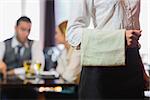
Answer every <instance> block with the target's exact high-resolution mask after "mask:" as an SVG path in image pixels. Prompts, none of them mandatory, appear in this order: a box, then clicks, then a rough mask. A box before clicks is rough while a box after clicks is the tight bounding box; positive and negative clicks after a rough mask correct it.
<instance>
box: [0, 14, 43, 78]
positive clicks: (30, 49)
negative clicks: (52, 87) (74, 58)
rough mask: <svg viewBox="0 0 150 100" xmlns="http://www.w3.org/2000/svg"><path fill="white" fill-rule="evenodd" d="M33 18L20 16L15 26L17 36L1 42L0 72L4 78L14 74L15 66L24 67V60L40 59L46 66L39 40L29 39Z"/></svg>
mask: <svg viewBox="0 0 150 100" xmlns="http://www.w3.org/2000/svg"><path fill="white" fill-rule="evenodd" d="M30 30H31V20H30V19H29V18H28V17H26V16H22V17H20V18H19V19H18V20H17V22H16V26H15V36H14V37H12V38H10V39H7V40H5V41H4V42H1V43H0V73H2V74H3V78H6V75H7V74H9V75H12V74H14V68H18V67H22V66H23V61H25V60H32V61H39V62H41V63H42V66H44V55H43V52H42V48H40V45H39V44H38V42H37V41H33V40H29V39H28V36H29V34H30Z"/></svg>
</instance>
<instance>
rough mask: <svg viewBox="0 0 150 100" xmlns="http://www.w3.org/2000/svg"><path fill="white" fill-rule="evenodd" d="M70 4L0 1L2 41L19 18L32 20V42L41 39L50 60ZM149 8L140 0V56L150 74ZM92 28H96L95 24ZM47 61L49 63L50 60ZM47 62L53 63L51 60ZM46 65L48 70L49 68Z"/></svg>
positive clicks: (54, 0) (58, 0)
mask: <svg viewBox="0 0 150 100" xmlns="http://www.w3.org/2000/svg"><path fill="white" fill-rule="evenodd" d="M70 1H71V0H0V42H2V41H4V40H6V39H8V38H10V37H12V36H14V33H15V32H14V27H15V24H16V20H17V19H18V18H19V17H20V16H24V15H25V16H28V17H29V18H30V19H31V21H32V28H31V32H30V35H29V39H31V40H39V41H40V46H41V47H42V48H43V50H44V51H45V52H46V55H45V57H47V53H48V51H49V50H50V48H51V47H53V46H55V45H56V42H55V34H56V32H55V29H56V27H57V26H58V25H59V24H60V23H62V22H63V21H65V20H68V17H69V12H70ZM149 5H150V1H149V0H141V13H140V23H141V30H142V36H141V38H140V43H141V49H140V54H141V57H142V60H143V63H144V67H145V69H146V72H147V74H149V72H150V27H149V26H150V19H149V18H150V11H149V10H150V6H149ZM72 12H73V11H72ZM89 28H93V26H92V22H91V24H90V25H89ZM60 48H61V46H60ZM54 49H55V48H54ZM56 54H57V53H56ZM49 55H51V54H49ZM49 55H48V57H49ZM45 59H47V60H50V59H49V58H45ZM45 63H46V62H45ZM48 63H49V64H50V62H49V61H48ZM46 66H48V67H49V66H50V65H46ZM75 96H76V95H75ZM39 98H40V97H39Z"/></svg>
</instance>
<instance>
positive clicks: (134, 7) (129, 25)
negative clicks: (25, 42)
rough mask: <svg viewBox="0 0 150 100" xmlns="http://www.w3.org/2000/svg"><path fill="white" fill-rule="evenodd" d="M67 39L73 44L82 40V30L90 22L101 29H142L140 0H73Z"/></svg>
mask: <svg viewBox="0 0 150 100" xmlns="http://www.w3.org/2000/svg"><path fill="white" fill-rule="evenodd" d="M71 2H72V3H71V7H72V9H71V10H70V11H73V12H70V17H69V22H68V27H67V30H68V33H67V40H68V42H69V43H70V44H71V45H72V46H78V45H79V44H80V42H81V37H82V31H83V29H84V28H87V27H88V26H89V24H90V18H92V21H93V24H94V28H97V29H100V30H103V31H105V30H107V31H108V30H109V31H110V32H111V31H112V30H119V29H140V25H139V12H140V0H71Z"/></svg>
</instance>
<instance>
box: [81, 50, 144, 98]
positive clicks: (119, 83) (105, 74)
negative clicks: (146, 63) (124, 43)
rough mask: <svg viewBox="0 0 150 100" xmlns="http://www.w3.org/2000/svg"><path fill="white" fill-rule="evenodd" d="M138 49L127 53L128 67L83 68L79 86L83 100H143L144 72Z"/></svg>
mask: <svg viewBox="0 0 150 100" xmlns="http://www.w3.org/2000/svg"><path fill="white" fill-rule="evenodd" d="M139 59H141V58H140V55H139V50H138V49H128V50H127V51H126V66H117V67H111V66H109V67H103V66H97V67H95V66H82V67H83V68H82V72H81V79H80V84H79V99H81V100H109V99H110V100H112V99H114V100H116V99H119V100H120V99H123V100H124V99H125V100H126V99H129V100H133V99H135V100H139V99H140V100H142V99H143V97H144V81H143V71H142V67H141V66H140V62H139Z"/></svg>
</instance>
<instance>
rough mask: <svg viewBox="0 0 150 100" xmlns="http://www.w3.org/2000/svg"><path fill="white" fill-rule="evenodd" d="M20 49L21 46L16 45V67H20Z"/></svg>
mask: <svg viewBox="0 0 150 100" xmlns="http://www.w3.org/2000/svg"><path fill="white" fill-rule="evenodd" d="M21 48H22V46H20V45H18V46H17V54H16V55H17V56H16V57H17V62H18V67H20V64H21Z"/></svg>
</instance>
